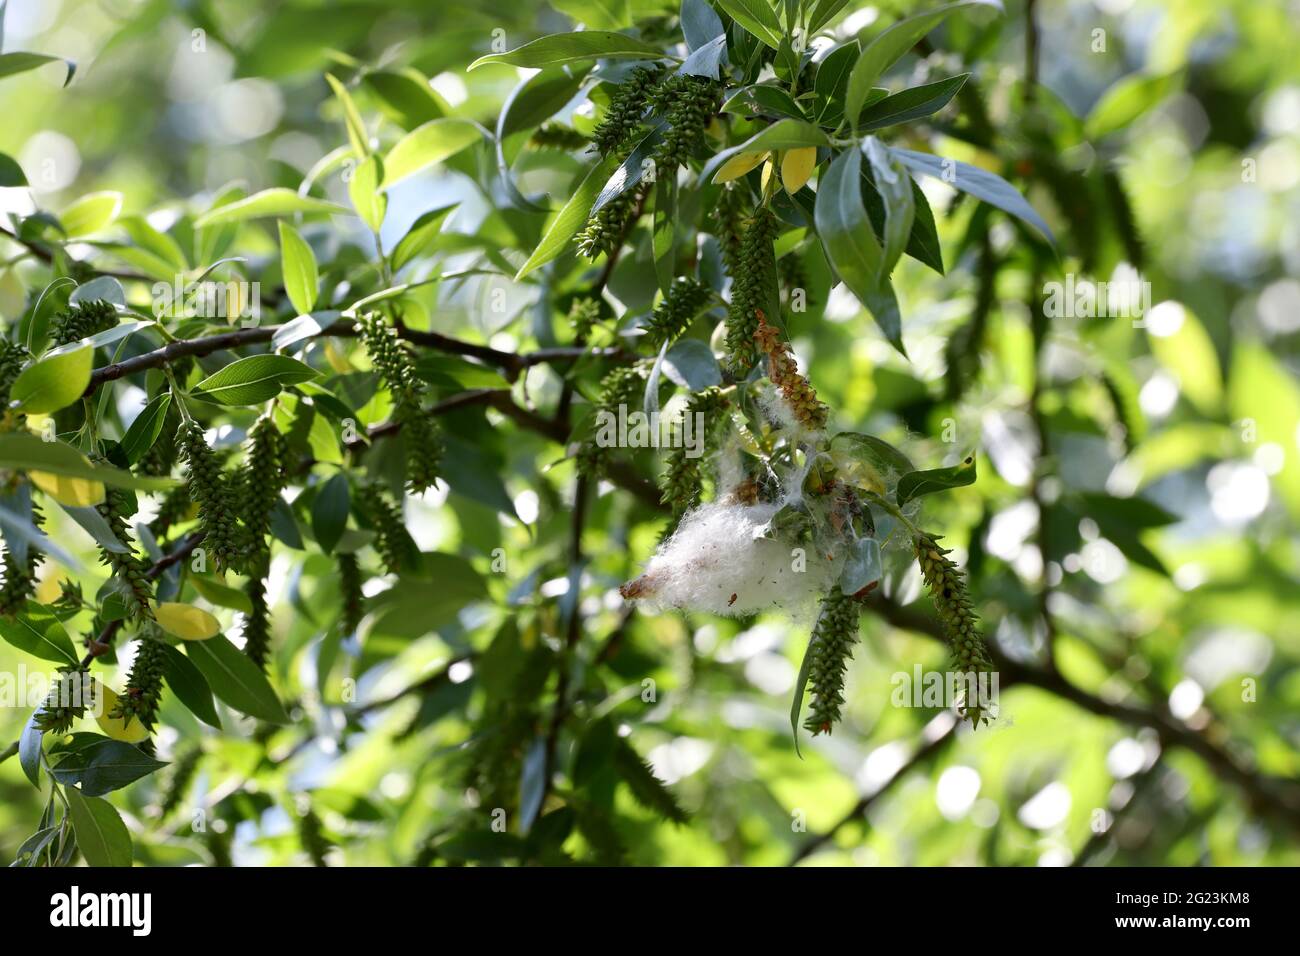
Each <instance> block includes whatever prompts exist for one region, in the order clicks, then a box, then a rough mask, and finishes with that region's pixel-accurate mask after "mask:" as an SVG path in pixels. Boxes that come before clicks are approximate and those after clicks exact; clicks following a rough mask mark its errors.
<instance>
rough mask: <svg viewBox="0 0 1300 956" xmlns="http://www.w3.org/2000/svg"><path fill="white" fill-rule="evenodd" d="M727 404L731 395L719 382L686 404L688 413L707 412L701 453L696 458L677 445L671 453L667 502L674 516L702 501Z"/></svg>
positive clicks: (665, 481) (665, 493)
mask: <svg viewBox="0 0 1300 956" xmlns="http://www.w3.org/2000/svg"><path fill="white" fill-rule="evenodd" d="M726 407H727V399H726V398H725V397H724V396H723V394H722V390H721V389H720V388H718V387H717V386H714V387H712V388H707V389H705V390H704V391H702V392H697V393H696V394H694V395H692V396H691V398H690V401H688V402H687V404H686V414H687V415H692V416H693V415H696V414H697V413H698V414H700V415H703V416H704V418H703V427H704V430H703V433H702V434H700V435H699V436H698V437H697V440H698V441H700V442H702V446H697V449H696V450H698V451H700V452H701V454H699V455H698V456H696V457H693V458H692V457H690V456H688V455H687V454H686V452H687V449H686V448H685V447H677V448H673V449H672V450H671V451H670V452H669V453H668V462H667V468H666V469H665V471H664V479H663V502H664V504H666V505H671V506H672V509H673V518H674V520H676V519H679V518H680V517H681V516H682V515H683V514H685V513H686V512H687V511H690V510H691V509H692V508H694V507H695V506H696V505H697V504H699V503H700V497H701V495H702V493H703V480H704V462H705V461H707V460H708V455H709V454H710V453H711V452H713V451H716V450H717V448H716V446H717V440H716V436H717V432H718V430H717V428H716V427H715V426H716V424H717V422H718V419H719V417H720V416H721V415H722V413H723V410H724V409H725V408H726ZM692 421H694V419H692ZM692 427H694V426H692Z"/></svg>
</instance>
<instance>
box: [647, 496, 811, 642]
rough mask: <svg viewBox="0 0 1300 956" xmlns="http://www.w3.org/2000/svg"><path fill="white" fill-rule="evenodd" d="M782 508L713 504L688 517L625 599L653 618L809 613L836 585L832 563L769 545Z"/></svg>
mask: <svg viewBox="0 0 1300 956" xmlns="http://www.w3.org/2000/svg"><path fill="white" fill-rule="evenodd" d="M779 508H780V505H779V504H752V505H746V504H738V503H735V502H711V503H708V504H704V505H701V506H700V507H698V508H696V509H695V510H694V511H691V512H689V513H688V514H686V515H685V516H684V517H683V518H682V521H681V524H679V525H678V527H677V530H676V531H675V532H674V533H673V535H672V537H670V538H668V539H667V540H666V541H664V542H663V543H662V544H661V545H660V546H659V550H658V552H656V553H655V556H654V557H653V558H651V559H650V564H649V565H648V566H647V568H646V571H645V574H643V575H642V576H641V577H639V578H637V579H636V580H635V581H632V582H630V583H629V584H627V585H625V586H624V596H625V597H627V598H628V599H629V600H635V601H637V602H638V603H640V604H641V605H643V606H645V607H646V608H648V609H650V610H656V611H658V610H664V609H666V608H680V609H683V610H689V611H703V612H709V613H713V614H722V615H729V616H736V617H740V616H743V615H748V614H754V613H757V612H759V611H768V610H775V609H781V610H784V611H786V612H787V613H789V614H791V615H794V616H801V614H802V613H804V612H806V611H808V609H810V608H811V606H812V604H813V602H814V601H815V600H816V599H817V598H818V596H820V595H821V594H823V593H824V592H825V591H826V589H827V588H828V587H829V585H830V576H831V570H830V566H829V564H828V563H827V562H825V561H822V560H820V559H819V556H818V555H816V554H814V553H813V552H812V549H808V552H807V554H806V555H805V554H804V552H803V551H802V550H795V549H792V548H791V547H790V545H789V544H787V543H785V542H782V541H778V540H773V539H770V538H766V537H764V531H765V529H766V526H767V524H768V522H769V521H770V520H771V518H772V516H773V515H774V514H776V512H777V510H778V509H779Z"/></svg>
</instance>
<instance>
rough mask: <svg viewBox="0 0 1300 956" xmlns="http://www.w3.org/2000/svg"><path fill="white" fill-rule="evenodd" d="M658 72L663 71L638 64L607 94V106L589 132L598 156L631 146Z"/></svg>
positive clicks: (615, 152)
mask: <svg viewBox="0 0 1300 956" xmlns="http://www.w3.org/2000/svg"><path fill="white" fill-rule="evenodd" d="M661 75H662V70H661V69H660V68H659V67H657V66H654V67H647V66H639V67H637V68H636V69H634V70H633V71H632V72H631V73H629V74H628V77H627V79H625V80H624V81H623V82H622V83H620V84H619V85H618V88H617V89H616V90H615V91H614V94H613V96H611V97H610V101H609V108H608V109H606V110H605V115H604V117H603V118H602V119H601V121H600V124H599V125H598V126H597V127H596V129H595V130H594V131H593V132H592V134H591V139H592V142H593V143H594V144H595V147H596V150H597V152H599V153H600V155H602V156H609V155H612V154H617V153H621V152H622V151H623V150H625V149H626V148H627V147H628V146H629V145H630V142H631V140H632V137H633V135H634V134H635V133H636V132H637V130H639V129H640V128H641V125H642V117H644V115H645V112H646V107H647V106H648V105H649V102H650V93H651V90H652V89H653V88H654V86H655V84H656V83H658V82H659V78H660V76H661Z"/></svg>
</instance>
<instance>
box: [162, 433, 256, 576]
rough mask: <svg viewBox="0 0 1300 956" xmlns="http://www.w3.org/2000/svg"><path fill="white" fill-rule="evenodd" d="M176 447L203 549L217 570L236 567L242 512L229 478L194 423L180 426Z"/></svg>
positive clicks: (241, 549) (241, 540)
mask: <svg viewBox="0 0 1300 956" xmlns="http://www.w3.org/2000/svg"><path fill="white" fill-rule="evenodd" d="M176 444H177V446H178V447H179V448H180V450H181V456H182V457H183V458H184V459H185V463H186V468H187V474H186V483H187V485H188V487H189V492H190V498H192V499H193V500H194V502H195V503H196V504H198V506H199V523H200V526H201V527H202V529H203V548H204V549H205V550H206V551H207V553H208V556H209V557H210V558H211V559H212V563H213V565H214V566H215V567H216V569H217V570H218V571H224V570H226V569H227V568H238V567H239V566H240V565H241V564H242V562H243V558H244V554H245V548H244V545H245V540H244V533H243V529H242V528H241V527H240V525H239V513H240V511H241V510H242V509H241V508H240V507H239V502H238V501H237V500H236V497H237V496H236V494H235V491H234V488H233V486H232V482H231V479H230V477H229V476H227V475H226V473H225V472H224V471H222V469H221V464H220V462H219V461H218V460H217V456H216V454H215V453H214V452H213V450H212V448H211V447H209V445H208V442H207V439H206V438H205V437H204V436H203V427H202V426H201V425H200V424H199V423H198V422H195V421H192V420H191V421H188V422H184V423H182V425H181V427H180V430H179V431H178V432H177V434H176Z"/></svg>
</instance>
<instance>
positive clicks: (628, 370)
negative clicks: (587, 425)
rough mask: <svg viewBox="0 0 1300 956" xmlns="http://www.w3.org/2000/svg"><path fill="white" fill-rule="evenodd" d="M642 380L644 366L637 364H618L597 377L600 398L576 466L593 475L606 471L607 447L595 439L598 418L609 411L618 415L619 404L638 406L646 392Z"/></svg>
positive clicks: (643, 379)
mask: <svg viewBox="0 0 1300 956" xmlns="http://www.w3.org/2000/svg"><path fill="white" fill-rule="evenodd" d="M645 382H646V377H645V370H644V369H643V368H641V367H640V366H639V365H620V366H618V367H617V368H614V369H611V370H610V371H609V372H607V373H606V374H605V377H604V378H603V379H601V380H600V400H599V402H598V403H597V405H596V413H595V415H594V416H593V418H592V423H591V435H590V436H589V437H588V439H587V440H586V441H585V442H583V444H582V449H581V450H580V451H579V453H578V467H579V469H580V470H581V471H582V473H583V474H585V475H588V476H590V477H593V478H599V477H602V476H603V475H604V474H605V466H606V465H607V464H608V460H609V449H608V448H602V447H601V446H600V445H599V444H598V443H597V440H596V436H597V434H598V433H599V429H600V422H601V419H603V418H605V417H606V416H609V415H613V416H614V417H615V418H617V417H618V409H619V406H620V405H622V406H626V407H627V408H629V409H633V408H639V407H640V406H641V399H642V397H643V396H644V395H645Z"/></svg>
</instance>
